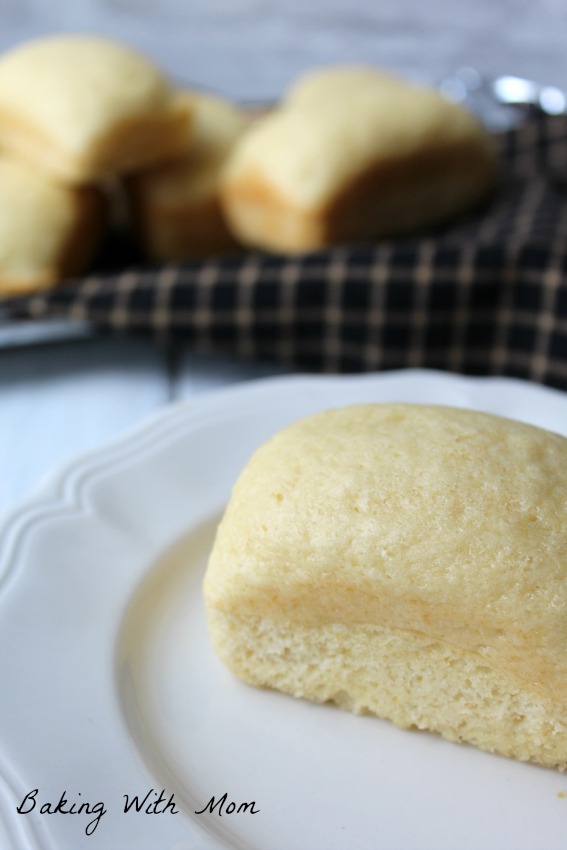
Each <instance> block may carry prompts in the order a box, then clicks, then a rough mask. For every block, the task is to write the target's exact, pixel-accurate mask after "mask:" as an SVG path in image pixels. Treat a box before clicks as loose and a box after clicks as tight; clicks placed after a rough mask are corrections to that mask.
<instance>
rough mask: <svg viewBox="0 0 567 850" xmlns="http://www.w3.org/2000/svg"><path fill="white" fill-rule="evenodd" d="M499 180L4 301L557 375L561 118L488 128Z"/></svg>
mask: <svg viewBox="0 0 567 850" xmlns="http://www.w3.org/2000/svg"><path fill="white" fill-rule="evenodd" d="M496 144H497V145H498V149H499V154H500V159H501V178H500V186H499V191H498V192H497V194H496V197H495V198H494V200H493V202H492V203H491V205H490V206H489V207H488V208H486V209H485V210H484V211H483V212H482V213H480V214H478V215H477V216H475V217H474V218H470V219H468V220H466V221H462V222H460V223H459V224H457V225H454V226H451V227H449V228H446V229H444V230H443V231H439V232H437V233H434V234H429V235H427V236H423V237H420V238H413V239H402V240H395V241H387V242H380V243H377V244H373V245H364V246H356V247H343V248H336V249H333V250H327V251H322V252H317V253H311V254H306V255H301V256H292V257H279V256H273V255H272V256H270V255H266V254H261V253H250V254H243V255H241V256H236V257H231V258H228V259H223V260H215V261H209V262H205V263H199V264H195V263H193V264H187V265H183V266H179V267H166V268H161V269H149V268H144V267H143V266H135V265H134V266H131V267H130V268H129V269H128V270H127V271H120V273H117V274H113V273H109V272H104V273H102V272H101V273H99V274H95V275H92V276H90V277H87V278H85V279H84V280H81V281H79V282H77V283H74V284H71V285H69V286H64V287H60V288H59V289H57V290H55V291H53V292H50V293H47V294H42V295H36V296H33V297H29V298H26V299H19V300H13V301H11V302H5V306H6V309H7V310H8V311H9V314H10V316H11V317H13V318H14V319H21V318H30V317H31V318H33V317H36V318H41V319H43V318H45V317H47V316H57V317H62V316H66V317H70V318H72V319H80V320H84V319H87V320H91V321H93V322H95V323H96V324H97V325H99V326H100V327H101V328H105V329H111V330H115V331H124V332H126V331H130V332H132V331H134V332H144V333H149V334H156V335H158V336H160V337H162V338H168V337H170V338H175V337H182V338H183V339H184V340H187V341H188V342H189V343H191V344H192V345H194V346H195V347H196V348H198V349H205V350H218V351H222V352H231V353H232V354H234V355H235V356H237V357H242V358H262V359H266V358H267V359H272V360H275V361H279V362H280V363H283V364H286V365H288V366H290V367H300V368H304V369H307V370H310V371H324V372H345V371H349V372H352V371H369V370H372V371H374V370H382V369H390V368H404V367H430V368H438V369H444V370H450V371H454V372H461V373H469V374H479V375H508V376H516V377H521V378H527V379H530V380H533V381H538V382H543V383H546V384H549V385H551V386H555V387H559V388H562V389H566V388H567V118H566V117H564V116H556V117H549V116H545V115H543V114H542V113H539V112H533V114H531V115H530V117H529V118H528V119H527V120H526V121H525V123H524V124H523V125H522V126H521V127H520V128H519V129H517V130H513V131H508V132H507V133H505V134H502V135H500V136H497V137H496Z"/></svg>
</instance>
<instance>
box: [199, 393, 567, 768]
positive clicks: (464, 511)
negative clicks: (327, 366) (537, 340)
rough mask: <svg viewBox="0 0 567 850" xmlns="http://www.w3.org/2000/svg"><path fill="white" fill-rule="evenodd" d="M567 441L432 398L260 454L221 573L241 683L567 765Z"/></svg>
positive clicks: (219, 610) (219, 597) (222, 603)
mask: <svg viewBox="0 0 567 850" xmlns="http://www.w3.org/2000/svg"><path fill="white" fill-rule="evenodd" d="M566 508H567V439H565V438H564V437H562V436H559V435H557V434H552V433H550V432H547V431H544V430H542V429H539V428H536V427H533V426H530V425H525V424H520V423H517V422H513V421H511V420H507V419H504V418H502V417H497V416H493V415H489V414H484V413H478V412H473V411H469V410H464V409H452V408H446V407H439V406H429V405H409V404H370V405H354V406H350V407H345V408H339V409H335V410H330V411H325V412H323V413H319V414H316V415H315V416H311V417H309V418H307V419H304V420H301V421H300V422H297V423H295V424H294V425H292V426H291V427H289V428H286V429H284V430H283V431H281V432H279V433H278V434H276V435H275V436H274V437H273V438H272V439H271V440H269V441H268V442H267V443H266V444H264V445H263V446H262V447H261V448H260V449H259V450H258V451H257V452H256V454H255V455H254V456H253V457H252V459H251V460H250V462H249V463H248V465H247V466H246V468H245V469H244V471H243V472H242V474H241V476H240V478H239V480H238V481H237V483H236V485H235V488H234V491H233V495H232V498H231V500H230V503H229V505H228V507H227V510H226V513H225V516H224V518H223V520H222V522H221V524H220V526H219V529H218V533H217V537H216V541H215V545H214V548H213V551H212V554H211V557H210V561H209V565H208V569H207V574H206V577H205V584H204V591H205V601H206V607H207V614H208V620H209V627H210V634H211V638H212V641H213V643H214V645H215V648H216V650H217V652H218V654H219V656H220V657H221V659H222V660H223V661H224V662H225V664H226V665H227V666H228V667H229V668H230V669H231V670H233V671H234V673H235V674H236V675H238V676H239V677H241V678H242V679H243V680H244V681H247V682H250V683H252V684H254V685H258V686H268V687H272V688H277V689H279V690H282V691H285V692H286V693H290V694H293V695H294V696H296V697H302V698H307V699H311V700H316V701H321V702H324V701H328V700H331V701H333V702H335V703H337V704H338V705H340V706H341V707H343V708H348V709H350V710H352V711H355V712H361V713H366V712H368V713H372V714H376V715H378V716H379V717H383V718H388V719H390V720H392V721H393V722H394V723H396V724H397V725H399V726H403V727H415V728H419V729H429V730H433V731H436V732H439V733H440V734H441V735H443V736H444V737H446V738H448V739H449V740H453V741H466V742H469V743H471V744H473V745H475V746H477V747H480V748H482V749H485V750H489V751H492V752H497V753H500V754H503V755H506V756H510V757H514V758H517V759H521V760H525V761H534V762H537V763H540V764H543V765H547V766H551V767H557V768H559V769H565V768H566V767H567V653H566V649H567V542H566V532H565V528H566V523H565V520H566V513H567V511H566Z"/></svg>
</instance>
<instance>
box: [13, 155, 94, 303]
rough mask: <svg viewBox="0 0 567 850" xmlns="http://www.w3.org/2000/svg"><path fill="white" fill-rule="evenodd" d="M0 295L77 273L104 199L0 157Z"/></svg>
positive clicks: (87, 258)
mask: <svg viewBox="0 0 567 850" xmlns="http://www.w3.org/2000/svg"><path fill="white" fill-rule="evenodd" d="M0 205H1V206H2V207H3V208H4V209H5V210H6V209H8V210H9V212H10V215H8V216H6V215H5V213H4V214H3V215H2V218H1V219H0V220H2V221H3V226H2V228H1V237H0V238H1V241H2V244H1V245H0V295H1V296H18V295H27V294H30V293H33V292H38V291H41V290H44V289H48V288H50V287H52V286H55V285H57V284H58V283H60V282H62V281H63V280H65V279H68V278H71V277H75V276H78V275H80V274H82V273H83V271H84V270H85V267H86V266H87V264H88V263H89V261H90V260H91V259H92V256H93V254H94V252H95V251H96V249H97V247H98V244H99V242H100V239H101V236H102V232H103V229H104V224H105V220H106V200H105V198H104V197H103V194H102V193H101V192H100V191H99V190H98V189H96V188H94V187H68V186H62V185H58V184H53V183H51V181H50V180H49V179H47V178H46V177H45V175H43V174H42V173H38V172H36V171H35V170H33V169H29V168H28V167H27V166H25V165H23V164H22V163H20V162H18V161H14V160H10V159H8V158H6V157H2V158H0Z"/></svg>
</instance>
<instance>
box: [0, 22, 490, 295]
mask: <svg viewBox="0 0 567 850" xmlns="http://www.w3.org/2000/svg"><path fill="white" fill-rule="evenodd" d="M493 176H494V162H493V156H492V152H491V149H490V144H489V141H488V139H487V136H486V133H485V132H484V130H483V129H482V128H481V127H480V126H479V125H478V123H477V122H476V121H475V120H474V119H473V118H472V117H471V116H470V115H469V114H468V113H467V112H465V111H464V110H463V109H461V108H460V107H458V106H456V105H455V104H452V103H449V102H448V101H446V100H445V99H444V98H442V97H441V96H440V95H439V94H437V93H436V92H434V91H432V90H430V89H425V88H422V87H417V86H411V85H409V84H407V83H404V82H402V81H399V80H396V79H393V78H391V77H388V76H385V75H383V74H380V73H378V72H376V71H374V70H370V69H356V68H343V69H331V70H326V71H319V72H316V73H314V74H311V75H310V76H308V77H307V78H306V79H304V80H302V81H300V83H299V84H297V85H296V86H295V87H293V88H292V90H291V92H290V93H289V95H288V96H287V97H286V98H285V99H284V101H283V102H282V104H281V105H280V106H279V107H277V108H275V109H274V110H272V111H271V112H270V113H268V114H267V115H265V116H264V117H262V118H260V119H258V120H256V121H251V117H250V115H249V114H247V113H246V112H245V111H244V110H243V109H240V108H239V107H238V106H236V105H235V104H232V103H230V102H228V101H227V100H225V99H223V98H218V97H214V96H211V95H205V94H202V93H196V92H189V91H183V92H178V91H175V90H174V89H173V87H172V86H171V85H170V84H169V83H168V82H167V80H166V79H165V78H164V76H163V74H162V73H161V72H160V70H159V69H158V68H156V67H155V66H154V65H153V64H152V62H150V61H149V60H148V59H147V58H145V57H143V56H141V55H139V54H138V53H136V52H134V51H132V50H131V49H129V48H127V47H124V46H122V45H119V44H116V43H114V42H112V41H109V40H106V39H100V38H94V37H88V36H67V37H51V38H46V39H41V40H38V41H34V42H30V43H28V44H24V45H22V46H20V47H18V48H15V49H13V50H11V51H9V52H8V53H6V54H5V55H4V56H3V57H2V58H1V59H0V293H1V294H4V295H10V294H22V293H27V292H33V291H35V290H38V289H44V288H48V287H50V286H53V285H55V284H57V283H58V282H60V281H61V280H63V279H65V278H68V277H72V276H76V275H79V274H81V273H82V272H83V271H84V270H85V269H86V267H87V265H88V263H89V262H90V261H91V259H92V257H93V255H94V252H95V250H96V248H97V245H98V244H99V241H100V238H101V235H102V233H103V232H104V228H105V222H106V221H107V220H108V219H109V215H108V208H109V204H110V198H112V197H116V196H117V195H118V196H122V195H123V196H124V198H125V200H126V211H127V221H128V222H129V223H131V224H132V227H133V228H134V229H135V230H136V232H137V234H138V238H139V240H140V243H141V245H142V247H143V248H144V250H145V252H146V253H147V255H148V256H150V257H152V258H154V259H158V260H162V261H174V262H180V261H183V260H186V259H191V258H201V257H206V256H211V255H216V254H221V253H225V252H226V251H230V250H234V249H235V248H236V247H237V246H238V245H239V244H242V245H248V246H253V247H257V248H263V249H267V250H276V251H302V250H310V249H317V248H321V247H325V246H327V245H333V244H336V243H342V242H346V241H360V240H366V239H374V238H378V237H381V236H389V235H396V234H399V233H406V232H410V231H415V230H418V229H420V228H423V227H429V226H431V225H434V224H437V223H439V222H442V221H445V220H448V219H450V218H452V217H453V216H455V215H457V214H459V213H461V212H463V211H466V210H469V209H471V208H473V207H474V206H475V205H477V204H478V203H480V202H481V201H482V200H483V199H484V198H485V197H486V196H487V194H488V192H489V190H490V188H491V186H492V184H493Z"/></svg>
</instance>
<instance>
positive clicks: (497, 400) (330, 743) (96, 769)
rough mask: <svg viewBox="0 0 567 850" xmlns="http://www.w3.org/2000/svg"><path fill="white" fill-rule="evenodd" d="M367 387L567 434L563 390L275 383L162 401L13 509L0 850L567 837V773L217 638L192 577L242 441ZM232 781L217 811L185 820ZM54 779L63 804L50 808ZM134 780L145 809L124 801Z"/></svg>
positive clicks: (393, 380)
mask: <svg viewBox="0 0 567 850" xmlns="http://www.w3.org/2000/svg"><path fill="white" fill-rule="evenodd" d="M370 400H377V401H390V400H396V401H413V402H432V403H440V404H449V405H453V406H463V407H472V408H475V409H481V410H486V411H492V412H496V413H500V414H505V415H507V416H510V417H513V418H517V419H521V420H525V421H529V422H532V423H534V424H537V425H541V426H543V427H547V428H550V429H552V430H556V431H560V432H562V433H564V434H566V435H567V396H565V395H563V394H561V393H558V392H553V391H551V390H546V389H543V388H540V387H536V386H532V385H529V384H525V383H522V382H518V381H511V380H501V379H493V380H492V379H491V380H485V379H478V380H476V379H466V378H461V377H455V376H449V375H444V374H440V373H434V372H419V371H418V372H415V371H409V372H397V373H387V374H384V375H379V376H366V377H353V378H309V377H307V378H283V379H273V380H268V381H261V382H258V383H253V384H248V385H244V386H240V387H237V388H231V389H228V390H224V391H221V392H220V393H216V394H212V395H210V396H209V397H207V398H205V399H204V400H202V401H199V402H197V403H187V404H182V405H179V406H176V407H172V408H171V409H169V410H167V411H166V412H165V413H163V414H161V415H160V416H158V417H157V418H154V419H153V420H151V421H150V422H148V423H147V424H146V425H144V426H143V427H141V428H139V429H138V430H136V431H135V432H134V433H131V434H129V435H127V436H126V437H125V438H123V439H121V440H120V441H118V442H116V443H114V444H113V445H111V446H109V447H108V448H106V449H104V450H102V451H98V452H95V453H94V454H92V455H90V456H88V457H85V458H82V459H80V460H78V461H77V462H75V463H73V464H71V465H69V466H68V467H67V468H66V469H65V470H63V471H62V472H61V473H60V474H59V475H57V476H56V477H55V478H54V479H53V480H52V481H51V482H50V483H49V484H48V485H46V486H45V488H44V489H43V491H42V492H41V493H40V494H39V495H38V496H37V497H36V498H35V500H34V501H33V502H30V503H29V504H28V505H26V506H25V507H23V508H22V509H21V510H19V511H18V512H17V513H15V514H14V515H13V516H12V518H11V519H10V521H9V522H8V523H7V525H6V527H5V529H4V531H3V535H2V538H1V543H2V547H1V553H2V555H1V561H0V688H1V692H0V693H1V696H0V847H1V848H2V850H4V848H6V850H80V848H83V847H84V848H87V847H88V848H91V850H95V848H96V850H130V848H132V850H212V848H242V850H244V848H246V850H379V848H380V850H420V849H421V850H454V848H457V847H458V848H459V850H479V848H481V847H484V848H490V850H505V848H509V849H510V850H559V848H564V847H565V834H566V828H567V798H566V797H565V796H564V795H565V794H567V776H562V775H561V774H559V773H556V772H554V771H550V770H544V769H540V768H538V767H534V766H530V765H524V764H519V763H515V762H512V761H509V760H507V759H503V758H499V757H496V756H491V755H488V754H486V753H481V752H479V751H477V750H474V749H472V748H469V747H466V746H457V745H454V744H450V743H447V742H445V741H442V740H440V739H439V738H437V737H435V736H433V735H429V734H426V733H415V732H407V731H401V730H398V729H396V728H395V727H393V726H392V725H390V724H389V723H386V722H382V721H380V720H376V719H374V718H369V717H356V716H354V715H350V714H348V713H346V712H342V711H340V710H338V709H335V708H333V707H331V706H317V705H312V704H309V703H303V702H299V701H296V700H293V699H292V698H289V697H286V696H283V695H281V694H277V693H271V692H264V691H259V690H256V689H252V688H249V687H246V686H245V685H243V684H241V683H240V682H238V681H236V680H235V679H234V678H233V677H232V676H231V675H230V674H229V673H228V672H227V671H226V670H225V669H224V668H223V667H222V666H221V664H220V663H219V662H218V661H217V659H216V657H215V656H214V654H213V652H212V650H211V647H210V646H209V642H208V639H207V633H206V629H205V622H204V617H203V606H202V602H201V593H200V583H201V578H202V574H203V570H204V567H205V563H206V558H207V553H208V551H209V549H210V546H211V541H212V536H213V531H214V527H215V523H216V521H217V520H218V517H219V515H220V512H221V511H222V508H223V506H224V505H225V503H226V501H227V498H228V496H229V492H230V488H231V486H232V483H233V482H234V480H235V478H236V476H237V474H238V472H239V470H240V469H241V468H242V466H243V465H244V463H245V462H246V460H247V458H248V457H249V455H250V453H251V452H252V451H253V450H254V448H255V447H256V446H257V445H258V444H259V443H261V442H262V441H264V439H266V438H267V437H268V436H269V435H270V434H272V433H273V432H274V431H275V430H276V429H278V428H280V427H281V426H283V425H285V424H287V423H289V422H291V421H292V420H294V419H297V418H298V417H300V416H303V415H305V414H308V413H311V412H313V411H316V410H319V409H321V408H325V407H333V406H339V405H343V404H347V403H351V402H355V401H370ZM35 789H37V793H36V794H35V795H34V796H27V795H28V794H30V793H32V794H33V792H34V791H35ZM162 790H163V791H164V794H163V795H162V797H161V801H160V792H161V791H162ZM225 793H226V794H227V797H226V802H225V803H224V804H223V808H222V810H221V811H222V813H219V809H218V808H217V809H215V811H214V812H212V813H211V812H205V813H204V814H196V813H195V812H196V811H197V810H200V809H203V808H204V807H206V805H207V803H208V802H209V801H210V800H211V798H212V797H214V798H215V801H218V800H220V799H221V798H222V797H223V795H224V794H225ZM62 794H63V795H64V796H65V799H66V800H67V802H66V804H63V805H62V806H60V807H59V808H63V809H65V812H66V813H62V812H61V811H53V809H55V808H56V807H57V803H58V801H59V800H60V798H61V795H62ZM124 795H128V797H129V799H130V800H131V799H132V797H133V796H134V795H137V796H138V799H139V800H141V799H143V798H146V802H145V804H144V807H143V808H142V809H141V810H140V811H139V812H138V811H136V810H135V809H134V808H131V809H130V810H129V811H128V812H127V813H125V812H124V805H125V802H126V801H125V798H124ZM171 795H173V806H174V808H175V809H176V811H177V813H175V814H174V813H173V812H172V811H171V806H170V807H167V804H168V803H169V802H170V800H171ZM231 802H234V803H235V804H237V806H239V805H240V804H242V803H252V802H254V803H255V806H254V809H255V810H257V811H256V813H255V814H253V813H252V811H251V808H250V807H249V808H246V809H244V810H242V811H240V812H238V810H237V811H231V810H230V806H229V804H230V803H231ZM34 803H35V805H34ZM81 804H83V810H82V811H78V809H79V807H80V806H81ZM97 804H101V805H102V807H103V808H104V813H103V814H101V812H100V811H99V807H98V806H97ZM152 804H154V805H153V806H152ZM32 806H33V810H32ZM46 806H47V807H48V808H49V809H50V811H48V809H47V808H46ZM73 806H74V811H69V810H70V809H72V807H73ZM42 807H43V812H42V811H41V809H42ZM85 807H86V809H88V811H87V810H86V809H85ZM148 807H149V809H150V811H149V812H148V811H147V809H148ZM18 808H20V809H21V812H18V811H17V809H18ZM164 808H165V811H162V810H163V809H164ZM28 810H30V811H28ZM89 824H90V827H89ZM87 831H88V832H90V834H87Z"/></svg>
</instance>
